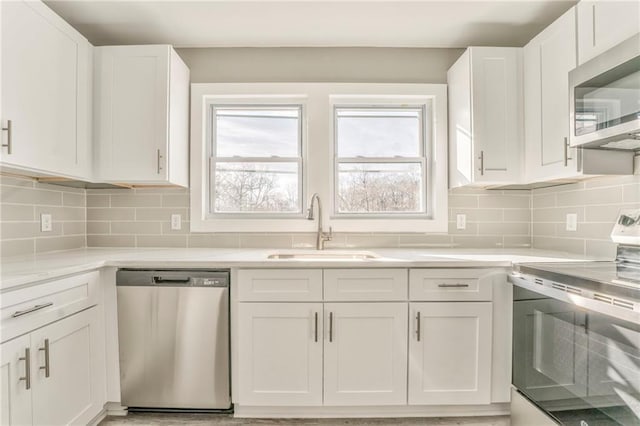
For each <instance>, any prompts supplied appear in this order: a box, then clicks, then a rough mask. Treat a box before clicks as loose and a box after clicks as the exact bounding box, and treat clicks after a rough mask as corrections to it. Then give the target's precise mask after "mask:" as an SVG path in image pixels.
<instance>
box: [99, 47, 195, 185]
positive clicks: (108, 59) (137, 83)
mask: <svg viewBox="0 0 640 426" xmlns="http://www.w3.org/2000/svg"><path fill="white" fill-rule="evenodd" d="M94 59H95V74H94V76H95V80H94V84H95V99H96V103H95V105H94V108H95V109H94V113H95V116H94V135H95V140H96V150H97V152H96V165H97V170H98V174H99V176H98V178H99V180H102V181H105V182H124V183H128V184H139V185H166V184H171V185H179V186H188V184H189V177H188V175H189V173H188V168H189V163H188V154H189V153H188V149H189V128H188V121H189V119H188V118H189V117H188V116H189V69H188V68H187V66H186V65H185V63H184V62H183V61H182V59H180V57H179V56H178V54H177V53H176V52H175V51H174V50H173V48H171V46H168V45H148V46H106V47H97V48H96V49H95V58H94Z"/></svg>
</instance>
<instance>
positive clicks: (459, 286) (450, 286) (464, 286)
mask: <svg viewBox="0 0 640 426" xmlns="http://www.w3.org/2000/svg"><path fill="white" fill-rule="evenodd" d="M438 287H440V288H466V287H469V284H438Z"/></svg>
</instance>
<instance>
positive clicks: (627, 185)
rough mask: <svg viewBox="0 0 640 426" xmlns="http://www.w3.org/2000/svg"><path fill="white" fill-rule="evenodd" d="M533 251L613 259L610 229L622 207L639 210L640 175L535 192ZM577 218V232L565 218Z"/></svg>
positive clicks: (602, 178) (603, 179)
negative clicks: (571, 215)
mask: <svg viewBox="0 0 640 426" xmlns="http://www.w3.org/2000/svg"><path fill="white" fill-rule="evenodd" d="M532 201H533V205H532V210H531V211H532V243H533V247H534V248H540V249H555V250H564V251H569V252H572V253H578V254H582V255H587V256H596V257H603V258H608V259H612V258H613V257H615V246H616V245H615V244H614V243H613V242H612V241H611V239H610V234H611V229H612V228H613V225H614V223H615V221H616V219H617V217H618V213H619V211H620V209H622V208H640V176H638V175H633V176H606V177H599V178H595V179H591V180H587V181H584V182H579V183H575V184H570V185H562V186H555V187H551V188H542V189H534V190H533V191H532ZM569 213H574V214H576V215H577V216H578V227H577V230H576V231H567V230H566V216H567V214H569Z"/></svg>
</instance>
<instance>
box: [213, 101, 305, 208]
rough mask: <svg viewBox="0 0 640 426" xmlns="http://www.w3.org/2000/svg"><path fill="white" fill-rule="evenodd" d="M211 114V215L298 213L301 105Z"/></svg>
mask: <svg viewBox="0 0 640 426" xmlns="http://www.w3.org/2000/svg"><path fill="white" fill-rule="evenodd" d="M213 113H214V117H215V118H214V125H215V132H214V140H213V141H212V152H213V154H214V155H213V157H212V160H213V161H212V170H211V179H212V185H211V188H212V197H211V204H212V210H213V212H215V213H265V214H277V213H297V212H301V211H302V206H301V200H300V195H301V194H300V188H301V186H302V184H301V173H300V171H301V167H302V154H301V153H302V139H301V130H300V129H301V107H300V106H286V105H285V106H270V105H265V106H234V107H229V106H220V107H213Z"/></svg>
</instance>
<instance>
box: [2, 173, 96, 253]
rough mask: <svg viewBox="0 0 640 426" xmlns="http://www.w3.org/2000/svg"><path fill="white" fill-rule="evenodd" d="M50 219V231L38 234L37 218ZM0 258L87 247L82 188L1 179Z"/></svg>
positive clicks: (28, 180)
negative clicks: (0, 244)
mask: <svg viewBox="0 0 640 426" xmlns="http://www.w3.org/2000/svg"><path fill="white" fill-rule="evenodd" d="M43 213H48V214H50V215H51V216H52V219H53V223H52V230H51V231H50V232H41V230H40V215H41V214H43ZM0 241H1V243H2V246H1V247H2V252H1V253H0V255H1V256H2V257H5V256H14V255H25V254H34V253H36V252H45V251H51V250H67V249H73V248H80V247H85V246H86V195H85V191H84V189H78V188H66V187H62V186H58V185H50V184H42V183H38V182H36V181H35V180H33V179H29V178H22V177H14V176H4V175H3V176H0Z"/></svg>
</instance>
